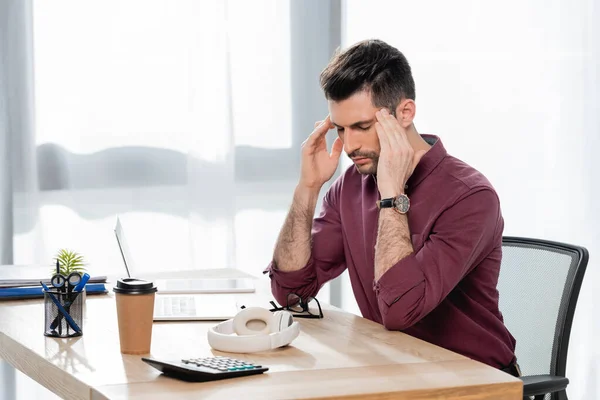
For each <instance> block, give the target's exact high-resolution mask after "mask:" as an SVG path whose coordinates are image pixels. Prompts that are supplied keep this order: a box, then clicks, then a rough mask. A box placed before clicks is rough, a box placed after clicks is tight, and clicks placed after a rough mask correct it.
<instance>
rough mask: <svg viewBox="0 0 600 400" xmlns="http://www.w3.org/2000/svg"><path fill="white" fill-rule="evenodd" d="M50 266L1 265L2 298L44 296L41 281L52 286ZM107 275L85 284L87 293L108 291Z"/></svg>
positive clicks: (0, 289)
mask: <svg viewBox="0 0 600 400" xmlns="http://www.w3.org/2000/svg"><path fill="white" fill-rule="evenodd" d="M50 278H51V274H50V268H49V267H31V266H19V265H6V266H5V265H0V300H15V299H34V298H40V297H44V293H43V291H42V286H41V285H40V281H42V282H44V284H46V285H48V286H49V287H50ZM105 283H106V276H93V277H91V278H90V280H89V281H88V283H87V284H86V285H85V291H86V293H87V294H101V293H107V290H106V286H105Z"/></svg>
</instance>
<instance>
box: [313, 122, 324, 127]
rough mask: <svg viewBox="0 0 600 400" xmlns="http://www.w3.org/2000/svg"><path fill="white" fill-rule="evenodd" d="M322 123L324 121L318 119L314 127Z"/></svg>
mask: <svg viewBox="0 0 600 400" xmlns="http://www.w3.org/2000/svg"><path fill="white" fill-rule="evenodd" d="M322 123H323V121H317V122H315V126H314V129H317V126H319V125H321V124H322Z"/></svg>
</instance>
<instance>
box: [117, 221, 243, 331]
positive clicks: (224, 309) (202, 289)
mask: <svg viewBox="0 0 600 400" xmlns="http://www.w3.org/2000/svg"><path fill="white" fill-rule="evenodd" d="M115 236H116V238H117V243H118V245H119V250H120V252H121V256H122V257H123V263H124V265H125V270H126V272H127V276H128V277H132V276H133V277H141V275H136V273H135V272H134V271H133V268H132V267H133V265H134V261H133V257H132V256H131V252H130V251H129V247H128V246H127V241H126V239H125V234H124V232H123V227H122V225H121V222H120V221H119V219H118V218H117V224H116V226H115ZM183 280H184V279H174V280H169V279H166V280H155V281H154V283H155V285H156V286H157V288H158V292H157V296H156V298H155V300H154V321H186V320H187V321H224V320H227V319H231V318H233V317H234V316H235V315H236V314H237V313H238V312H239V309H238V307H237V302H236V298H235V295H233V294H214V293H224V292H227V291H236V290H237V291H254V286H253V282H250V283H251V284H252V286H251V289H252V290H250V286H249V284H248V283H247V282H245V281H244V280H235V279H225V280H224V279H198V278H192V279H189V280H193V281H197V282H198V283H196V284H193V285H190V286H182V285H180V284H179V282H180V281H183ZM206 281H214V282H213V283H212V284H211V283H206ZM231 281H236V282H234V283H232V282H231ZM238 281H239V282H238ZM169 282H174V288H175V293H174V292H173V291H169V290H167V291H165V290H164V287H169ZM177 289H180V291H179V292H177ZM189 290H194V291H195V292H193V293H203V294H188V293H186V292H188V291H189Z"/></svg>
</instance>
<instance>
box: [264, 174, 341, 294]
mask: <svg viewBox="0 0 600 400" xmlns="http://www.w3.org/2000/svg"><path fill="white" fill-rule="evenodd" d="M339 183H340V182H339V181H336V182H335V183H334V184H333V185H332V186H331V188H330V189H329V190H328V191H327V193H326V195H325V197H324V198H323V205H322V207H321V211H320V213H319V216H318V217H316V218H314V219H313V225H312V229H311V255H310V259H309V261H308V263H307V264H306V266H304V267H303V268H301V269H299V270H297V271H291V272H286V271H281V270H280V269H278V268H277V265H276V263H275V261H274V260H271V262H270V263H269V265H268V267H267V268H266V269H265V270H264V271H263V272H264V273H268V274H269V277H270V278H271V291H272V293H273V296H274V297H275V299H276V300H277V302H278V303H279V304H281V305H285V304H286V300H287V296H288V294H290V293H296V294H297V295H299V296H301V297H302V298H306V297H309V296H316V295H317V293H318V292H319V290H320V289H321V287H322V286H323V285H324V284H325V283H326V282H328V281H330V280H332V279H334V278H336V277H337V276H339V275H340V274H341V273H342V272H344V269H345V268H346V264H345V258H344V245H343V238H342V226H341V222H340V215H339V209H338V207H337V204H338V196H339Z"/></svg>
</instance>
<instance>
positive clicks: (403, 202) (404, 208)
mask: <svg viewBox="0 0 600 400" xmlns="http://www.w3.org/2000/svg"><path fill="white" fill-rule="evenodd" d="M394 206H395V207H396V210H398V211H399V212H401V213H402V214H405V213H407V212H408V209H409V208H410V200H409V199H408V196H406V195H404V194H401V195H400V196H398V197H396V201H395V202H394Z"/></svg>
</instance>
